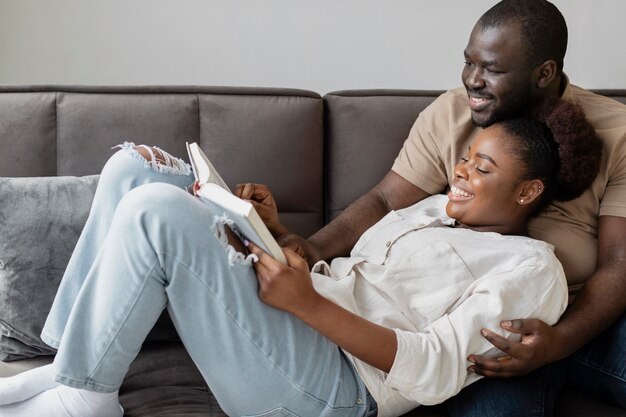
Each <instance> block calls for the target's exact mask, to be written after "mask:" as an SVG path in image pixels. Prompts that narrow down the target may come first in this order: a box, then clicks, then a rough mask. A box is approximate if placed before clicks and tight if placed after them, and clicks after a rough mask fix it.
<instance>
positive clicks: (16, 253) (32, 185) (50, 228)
mask: <svg viewBox="0 0 626 417" xmlns="http://www.w3.org/2000/svg"><path fill="white" fill-rule="evenodd" d="M96 184H97V176H89V177H82V178H79V177H44V178H0V213H2V217H1V218H0V236H2V239H0V305H1V306H2V308H1V309H0V329H1V330H2V334H1V335H0V359H2V360H14V359H21V358H23V357H30V356H35V355H47V354H52V353H54V350H52V349H50V348H49V347H48V346H47V345H46V344H45V343H43V342H42V341H41V339H40V337H39V334H40V333H41V329H42V328H43V324H44V322H45V319H46V316H47V312H48V311H49V309H50V306H51V305H52V301H53V299H54V295H55V294H56V289H57V287H58V285H59V282H60V281H61V277H62V275H63V271H64V270H65V266H66V265H67V262H68V260H69V257H70V255H71V254H72V250H73V248H74V245H75V244H76V241H77V240H78V236H79V235H80V232H81V230H82V227H83V225H84V223H85V221H86V219H87V215H88V213H89V207H90V206H91V200H92V198H93V193H94V191H95V188H96Z"/></svg>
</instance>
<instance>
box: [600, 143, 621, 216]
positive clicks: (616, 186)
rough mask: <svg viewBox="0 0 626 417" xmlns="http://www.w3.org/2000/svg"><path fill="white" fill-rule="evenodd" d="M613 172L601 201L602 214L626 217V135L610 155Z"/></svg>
mask: <svg viewBox="0 0 626 417" xmlns="http://www.w3.org/2000/svg"><path fill="white" fill-rule="evenodd" d="M609 159H610V161H609V164H610V166H611V172H610V173H609V181H608V183H607V185H606V189H605V191H604V195H603V196H602V200H601V201H600V216H618V217H626V135H624V137H622V138H621V140H620V142H619V143H618V144H617V145H616V147H615V148H614V149H613V150H612V154H611V155H609Z"/></svg>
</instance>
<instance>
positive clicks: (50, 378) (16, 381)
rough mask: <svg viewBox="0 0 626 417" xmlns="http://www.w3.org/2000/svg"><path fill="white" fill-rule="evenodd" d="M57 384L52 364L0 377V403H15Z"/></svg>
mask: <svg viewBox="0 0 626 417" xmlns="http://www.w3.org/2000/svg"><path fill="white" fill-rule="evenodd" d="M58 386H59V383H58V382H56V381H55V380H54V368H53V367H52V364H49V365H44V366H40V367H38V368H34V369H30V370H28V371H26V372H22V373H21V374H17V375H14V376H11V377H8V378H0V405H6V404H12V403H17V402H20V401H24V400H27V399H29V398H31V397H34V396H35V395H37V394H39V393H42V392H44V391H47V390H49V389H53V388H56V387H58Z"/></svg>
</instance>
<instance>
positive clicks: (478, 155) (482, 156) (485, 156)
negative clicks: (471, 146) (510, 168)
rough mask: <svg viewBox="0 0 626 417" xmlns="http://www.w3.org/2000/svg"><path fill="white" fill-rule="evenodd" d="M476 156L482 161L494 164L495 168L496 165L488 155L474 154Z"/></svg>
mask: <svg viewBox="0 0 626 417" xmlns="http://www.w3.org/2000/svg"><path fill="white" fill-rule="evenodd" d="M476 156H477V157H479V158H482V159H486V160H487V161H489V162H491V163H492V164H494V165H495V166H498V164H496V161H494V160H493V158H491V157H490V156H489V155H487V154H484V153H480V152H476Z"/></svg>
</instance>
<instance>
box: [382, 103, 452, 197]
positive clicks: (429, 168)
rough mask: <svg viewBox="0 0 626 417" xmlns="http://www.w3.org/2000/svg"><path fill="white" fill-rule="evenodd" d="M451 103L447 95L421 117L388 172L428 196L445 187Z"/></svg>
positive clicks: (421, 114)
mask: <svg viewBox="0 0 626 417" xmlns="http://www.w3.org/2000/svg"><path fill="white" fill-rule="evenodd" d="M454 99H455V98H454V96H453V95H452V93H450V92H446V93H444V94H442V95H441V96H439V97H438V98H437V99H436V100H435V101H434V102H433V103H432V104H431V105H430V106H428V107H427V108H425V109H424V110H423V111H422V112H421V113H420V115H419V116H418V118H417V120H416V121H415V123H414V124H413V127H412V128H411V130H410V132H409V136H408V138H407V139H406V141H405V142H404V145H403V146H402V149H401V150H400V153H399V154H398V156H397V157H396V160H395V161H394V164H393V166H392V168H391V169H392V170H393V171H394V172H395V173H397V174H398V175H400V176H401V177H403V178H404V179H406V180H407V181H409V182H411V183H412V184H413V185H416V186H418V187H419V188H421V189H422V190H424V191H426V192H427V193H429V194H438V193H441V192H442V191H443V190H444V189H445V188H446V186H447V184H448V179H447V176H446V167H445V162H444V156H443V150H445V149H446V147H448V146H449V142H450V137H451V135H450V132H449V129H450V128H449V126H450V121H449V120H450V116H451V115H450V103H451V101H452V100H454Z"/></svg>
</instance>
